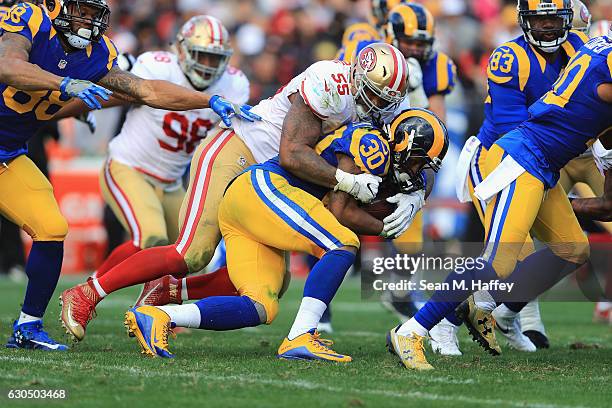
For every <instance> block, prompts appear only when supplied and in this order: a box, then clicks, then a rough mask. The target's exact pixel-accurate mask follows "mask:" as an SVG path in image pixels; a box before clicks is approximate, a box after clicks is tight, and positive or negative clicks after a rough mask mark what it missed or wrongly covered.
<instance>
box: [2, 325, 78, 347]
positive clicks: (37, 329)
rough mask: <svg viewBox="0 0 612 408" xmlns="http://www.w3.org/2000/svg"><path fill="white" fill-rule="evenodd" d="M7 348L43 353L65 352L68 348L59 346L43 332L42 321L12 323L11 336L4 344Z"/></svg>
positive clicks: (62, 345)
mask: <svg viewBox="0 0 612 408" xmlns="http://www.w3.org/2000/svg"><path fill="white" fill-rule="evenodd" d="M6 347H7V348H12V349H28V350H45V351H66V350H68V346H66V345H64V344H59V343H58V342H56V341H55V340H53V339H52V338H51V337H49V334H48V333H47V332H46V331H44V330H43V324H42V320H36V321H34V322H28V323H22V324H17V320H15V322H13V334H12V335H11V337H10V338H9V341H8V343H6Z"/></svg>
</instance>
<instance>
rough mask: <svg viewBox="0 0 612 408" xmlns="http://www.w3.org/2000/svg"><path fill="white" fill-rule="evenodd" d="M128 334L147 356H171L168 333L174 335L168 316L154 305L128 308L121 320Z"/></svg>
mask: <svg viewBox="0 0 612 408" xmlns="http://www.w3.org/2000/svg"><path fill="white" fill-rule="evenodd" d="M123 324H124V325H125V327H126V329H127V333H128V336H130V337H135V338H136V340H138V345H139V346H140V348H141V350H142V354H145V355H147V356H149V357H156V356H159V357H164V358H173V357H174V354H172V353H171V352H170V351H169V350H168V335H169V334H172V335H174V332H173V331H172V329H171V328H170V324H171V323H170V316H168V314H166V312H164V311H163V310H161V309H158V308H156V307H154V306H140V307H134V308H132V309H130V310H128V311H127V312H126V314H125V320H124V322H123Z"/></svg>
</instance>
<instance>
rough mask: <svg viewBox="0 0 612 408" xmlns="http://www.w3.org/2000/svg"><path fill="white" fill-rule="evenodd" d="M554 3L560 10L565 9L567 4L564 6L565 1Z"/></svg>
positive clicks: (555, 0)
mask: <svg viewBox="0 0 612 408" xmlns="http://www.w3.org/2000/svg"><path fill="white" fill-rule="evenodd" d="M553 3H555V4H556V5H557V8H558V9H562V8H565V4H563V3H564V2H563V0H553Z"/></svg>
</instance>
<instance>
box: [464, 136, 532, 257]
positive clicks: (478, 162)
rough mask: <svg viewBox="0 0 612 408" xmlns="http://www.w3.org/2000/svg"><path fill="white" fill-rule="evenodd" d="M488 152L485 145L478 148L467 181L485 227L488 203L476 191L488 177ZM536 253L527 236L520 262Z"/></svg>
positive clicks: (530, 239) (529, 237) (473, 201)
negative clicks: (486, 165)
mask: <svg viewBox="0 0 612 408" xmlns="http://www.w3.org/2000/svg"><path fill="white" fill-rule="evenodd" d="M488 152H489V151H488V150H487V148H486V147H484V146H483V145H480V146H479V147H478V152H476V156H474V159H473V161H472V163H471V164H470V173H469V175H468V180H467V181H468V188H469V191H470V197H471V198H472V204H473V205H474V207H475V208H476V212H477V213H478V217H479V218H480V222H481V223H482V225H483V226H485V212H486V208H487V203H485V202H484V201H482V200H480V199H479V198H478V197H476V195H475V194H474V189H475V188H476V186H478V184H480V183H481V182H482V180H484V178H485V177H486V174H487V173H486V168H485V163H486V161H487V155H488ZM485 230H486V228H485ZM534 252H535V245H534V243H533V239H532V238H531V235H529V234H527V237H526V239H525V244H524V245H523V247H522V248H521V250H520V252H519V255H518V260H519V261H520V260H523V259H525V258H526V257H527V256H529V255H531V254H532V253H534Z"/></svg>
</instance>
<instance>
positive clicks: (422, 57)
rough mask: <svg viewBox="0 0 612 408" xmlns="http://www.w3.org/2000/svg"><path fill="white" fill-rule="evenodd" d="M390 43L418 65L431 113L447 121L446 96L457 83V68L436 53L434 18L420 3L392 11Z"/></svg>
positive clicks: (388, 33)
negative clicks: (434, 47) (434, 46)
mask: <svg viewBox="0 0 612 408" xmlns="http://www.w3.org/2000/svg"><path fill="white" fill-rule="evenodd" d="M388 21H389V23H388V24H387V41H389V42H390V43H391V44H392V45H394V46H395V47H396V48H398V49H399V50H400V51H401V52H402V54H403V55H404V57H406V59H408V58H414V59H416V60H417V61H418V63H419V65H420V67H421V71H422V73H423V88H424V90H425V94H426V95H427V102H428V105H429V108H428V109H429V110H431V111H432V112H434V113H435V114H436V115H437V116H438V117H439V118H440V119H442V120H445V117H446V106H445V100H444V98H445V96H446V95H448V94H450V93H451V92H452V90H453V88H454V87H455V83H456V82H457V68H456V67H455V64H454V63H453V61H452V60H451V59H450V57H449V56H448V55H446V54H445V53H443V52H441V51H435V50H434V49H433V45H434V41H435V33H434V27H435V21H434V18H433V15H432V14H431V13H430V12H429V10H427V9H426V8H425V7H424V6H422V5H421V4H418V3H407V4H399V5H397V6H395V7H393V8H392V9H391V10H390V11H389V17H388Z"/></svg>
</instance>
